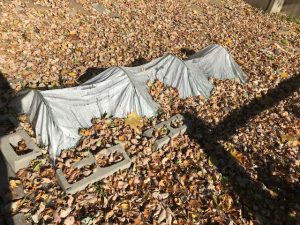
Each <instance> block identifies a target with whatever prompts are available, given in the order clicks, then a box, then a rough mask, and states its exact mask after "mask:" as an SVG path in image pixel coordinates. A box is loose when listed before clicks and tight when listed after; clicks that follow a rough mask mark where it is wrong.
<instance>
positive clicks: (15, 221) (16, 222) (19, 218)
mask: <svg viewBox="0 0 300 225" xmlns="http://www.w3.org/2000/svg"><path fill="white" fill-rule="evenodd" d="M5 221H6V224H7V225H29V223H28V222H27V221H26V219H25V216H24V213H18V214H16V215H14V216H5Z"/></svg>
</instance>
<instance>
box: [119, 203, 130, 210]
mask: <svg viewBox="0 0 300 225" xmlns="http://www.w3.org/2000/svg"><path fill="white" fill-rule="evenodd" d="M120 207H121V209H122V210H123V211H128V210H129V204H128V203H127V202H123V203H121V205H120Z"/></svg>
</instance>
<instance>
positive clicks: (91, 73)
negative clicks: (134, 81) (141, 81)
mask: <svg viewBox="0 0 300 225" xmlns="http://www.w3.org/2000/svg"><path fill="white" fill-rule="evenodd" d="M148 62H149V61H147V60H146V59H145V58H138V59H136V60H134V61H133V62H132V63H130V64H128V65H125V67H134V66H140V65H143V64H146V63H148ZM106 69H108V68H103V67H90V68H88V69H87V70H86V71H85V73H84V74H82V75H81V76H80V77H79V78H78V79H77V82H78V83H84V82H86V81H88V80H89V79H91V78H93V77H95V76H97V75H99V74H100V73H102V72H103V71H104V70H106Z"/></svg>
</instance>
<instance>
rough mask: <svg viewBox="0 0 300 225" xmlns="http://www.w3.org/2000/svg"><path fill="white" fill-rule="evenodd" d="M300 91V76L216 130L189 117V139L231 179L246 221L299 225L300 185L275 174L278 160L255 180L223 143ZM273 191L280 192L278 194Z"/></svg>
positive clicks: (272, 91)
mask: <svg viewBox="0 0 300 225" xmlns="http://www.w3.org/2000/svg"><path fill="white" fill-rule="evenodd" d="M299 88H300V74H298V75H294V76H293V77H291V78H289V79H286V80H284V81H282V82H281V83H280V84H279V85H278V86H277V87H276V88H274V89H270V90H269V91H268V92H267V93H266V94H265V95H264V96H262V97H261V98H256V99H254V100H253V101H251V102H250V103H249V104H247V105H245V106H242V107H241V108H239V109H236V110H235V111H233V112H232V113H231V114H230V115H228V116H227V117H226V118H225V119H223V121H221V122H220V123H219V124H218V125H217V126H215V127H213V126H210V125H209V124H207V123H205V122H204V121H203V120H202V119H201V118H198V117H196V116H194V115H196V114H195V113H193V110H191V111H190V112H188V113H186V114H185V118H186V120H187V121H192V123H191V122H190V123H189V124H190V125H189V128H188V134H189V136H190V137H191V138H193V139H195V140H197V142H198V143H199V144H200V145H201V147H202V148H203V149H204V151H205V152H206V154H207V156H208V157H209V158H210V161H211V162H212V163H213V164H214V165H215V166H216V168H217V169H218V171H219V172H220V173H221V174H222V176H224V177H227V178H228V181H229V183H230V185H231V187H232V189H233V191H234V193H235V194H236V195H237V196H238V198H239V201H240V203H241V204H242V208H243V210H242V211H243V217H244V218H246V219H247V218H248V217H249V216H251V217H252V218H255V219H256V220H257V221H258V222H259V223H261V224H299V223H300V213H299V209H300V185H299V184H298V185H290V184H288V183H287V182H286V181H285V180H282V178H280V177H277V176H275V175H272V167H270V164H273V165H275V166H276V165H277V163H278V162H276V161H274V160H273V161H271V162H270V164H266V165H263V166H261V167H260V168H258V169H257V171H258V178H257V180H254V179H253V178H252V177H251V175H250V173H249V172H248V171H247V170H246V169H245V168H244V167H243V166H242V165H241V164H240V162H238V161H237V160H236V159H235V158H234V157H233V156H232V155H231V154H230V153H229V152H228V151H226V150H225V149H224V148H223V147H222V145H221V144H220V143H219V141H221V140H222V141H226V140H228V139H229V138H230V137H231V136H232V135H234V134H236V133H237V130H238V129H239V128H241V127H243V126H245V125H246V123H247V122H248V121H249V120H250V119H251V118H253V117H254V116H256V115H258V114H259V113H261V112H262V111H264V110H266V109H269V108H271V107H273V106H275V105H276V104H278V103H279V102H280V101H281V100H284V99H286V98H287V97H289V96H290V95H292V94H293V93H294V92H296V91H300V90H299ZM286 169H287V170H288V169H289V168H286ZM267 187H268V188H267ZM270 190H274V191H276V192H277V193H276V195H274V192H272V191H270Z"/></svg>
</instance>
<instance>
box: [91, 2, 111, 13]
mask: <svg viewBox="0 0 300 225" xmlns="http://www.w3.org/2000/svg"><path fill="white" fill-rule="evenodd" d="M92 6H93V8H94V9H95V10H96V11H97V12H100V13H104V14H105V13H109V12H110V11H109V10H108V9H107V8H105V7H104V6H103V5H102V4H99V3H94V4H92Z"/></svg>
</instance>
